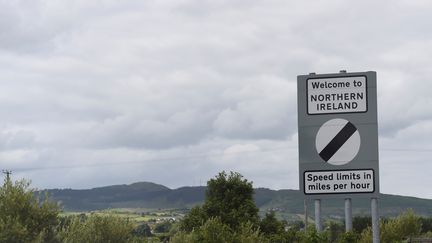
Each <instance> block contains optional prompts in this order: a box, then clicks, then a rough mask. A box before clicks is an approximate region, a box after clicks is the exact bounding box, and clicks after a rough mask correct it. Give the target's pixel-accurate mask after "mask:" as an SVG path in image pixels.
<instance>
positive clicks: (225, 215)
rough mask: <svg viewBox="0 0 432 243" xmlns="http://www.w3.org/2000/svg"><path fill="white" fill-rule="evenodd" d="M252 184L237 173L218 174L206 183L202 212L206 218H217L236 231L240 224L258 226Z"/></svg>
mask: <svg viewBox="0 0 432 243" xmlns="http://www.w3.org/2000/svg"><path fill="white" fill-rule="evenodd" d="M253 194H254V190H253V187H252V182H249V181H247V180H246V179H243V176H242V175H240V174H239V173H237V172H230V174H229V175H227V174H226V173H225V171H223V172H220V173H219V174H218V175H217V176H216V178H214V179H210V180H209V181H208V182H207V191H206V197H205V202H204V205H203V210H204V212H205V215H206V216H207V218H213V217H219V218H220V220H221V222H222V223H223V224H226V225H228V226H229V227H230V228H231V229H234V230H235V229H237V228H238V227H239V226H240V225H241V224H242V223H247V222H250V223H252V224H253V225H256V226H258V222H259V217H258V208H257V206H256V205H255V202H254V200H253Z"/></svg>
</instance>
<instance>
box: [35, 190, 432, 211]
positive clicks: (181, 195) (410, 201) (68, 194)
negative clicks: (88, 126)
mask: <svg viewBox="0 0 432 243" xmlns="http://www.w3.org/2000/svg"><path fill="white" fill-rule="evenodd" d="M205 190H206V187H203V186H200V187H180V188H177V189H170V188H168V187H165V186H163V185H159V184H155V183H151V182H138V183H134V184H130V185H114V186H107V187H99V188H93V189H85V190H73V189H51V190H45V191H43V192H48V194H49V195H50V196H51V198H52V199H53V200H56V201H59V202H60V203H61V205H62V206H63V208H64V210H65V211H91V210H101V209H109V208H148V209H168V208H170V209H172V208H191V207H193V206H194V205H198V204H201V203H202V202H203V201H204V197H205ZM255 203H256V205H257V206H258V207H259V208H260V211H261V213H263V212H265V211H267V210H269V209H273V210H275V211H276V212H277V213H278V215H280V216H282V217H283V218H285V219H293V218H297V216H296V215H301V214H303V213H304V203H303V197H302V194H301V193H300V191H298V190H271V189H267V188H257V189H255ZM322 207H323V210H322V213H323V215H324V216H327V217H333V218H339V217H343V215H344V200H340V199H338V200H335V199H331V200H330V199H329V200H323V202H322ZM408 208H412V209H413V210H414V211H415V212H416V213H418V214H420V215H424V216H431V217H432V200H429V199H421V198H415V197H406V196H397V195H388V194H381V198H380V214H381V215H383V216H394V215H397V214H399V213H400V212H402V211H404V210H406V209H408ZM308 210H309V212H310V213H309V214H310V215H312V214H313V210H314V209H313V202H309V206H308ZM353 214H354V215H369V214H370V202H369V200H368V199H353Z"/></svg>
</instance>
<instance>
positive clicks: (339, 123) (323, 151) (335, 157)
mask: <svg viewBox="0 0 432 243" xmlns="http://www.w3.org/2000/svg"><path fill="white" fill-rule="evenodd" d="M315 147H316V150H317V152H318V154H319V156H320V157H321V158H322V159H323V160H324V161H325V162H327V163H330V164H332V165H344V164H347V163H349V162H350V161H352V160H353V159H354V158H355V156H356V155H357V153H358V151H359V149H360V133H359V131H358V130H357V128H356V127H355V126H354V124H352V123H351V122H350V121H348V120H345V119H341V118H336V119H331V120H329V121H327V122H326V123H324V124H323V125H322V126H321V127H320V129H319V130H318V133H317V135H316V140H315Z"/></svg>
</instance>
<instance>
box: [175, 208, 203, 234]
mask: <svg viewBox="0 0 432 243" xmlns="http://www.w3.org/2000/svg"><path fill="white" fill-rule="evenodd" d="M206 220H207V215H206V213H205V212H204V210H203V209H202V207H200V206H195V207H193V208H192V209H191V211H190V212H189V213H188V214H186V215H185V217H184V218H183V219H182V221H181V222H180V230H182V231H186V232H191V231H192V230H193V229H197V228H199V227H200V226H201V225H203V224H204V222H205V221H206Z"/></svg>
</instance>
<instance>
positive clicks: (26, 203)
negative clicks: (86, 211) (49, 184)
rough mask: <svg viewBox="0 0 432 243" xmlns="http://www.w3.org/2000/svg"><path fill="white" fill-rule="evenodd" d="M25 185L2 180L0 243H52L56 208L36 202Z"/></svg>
mask: <svg viewBox="0 0 432 243" xmlns="http://www.w3.org/2000/svg"><path fill="white" fill-rule="evenodd" d="M29 186H30V182H28V181H25V180H20V181H16V182H12V181H11V179H10V177H9V175H7V176H6V177H5V180H4V183H3V185H2V186H1V187H0V242H56V226H57V225H58V214H59V212H60V209H59V207H58V206H57V204H55V203H52V202H49V201H48V199H45V200H44V201H42V202H40V201H39V200H38V199H37V198H36V197H35V190H34V189H30V188H29ZM46 198H47V197H46Z"/></svg>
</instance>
